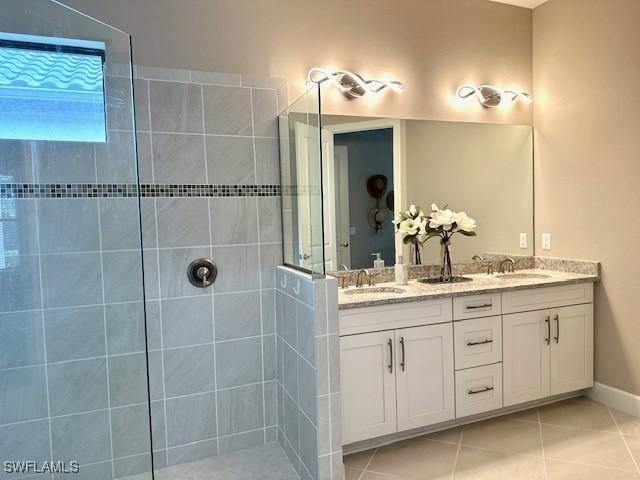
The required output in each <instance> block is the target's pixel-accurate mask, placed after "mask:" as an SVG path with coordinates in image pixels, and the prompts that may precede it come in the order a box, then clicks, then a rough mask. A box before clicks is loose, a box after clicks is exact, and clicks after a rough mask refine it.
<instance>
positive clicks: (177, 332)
mask: <svg viewBox="0 0 640 480" xmlns="http://www.w3.org/2000/svg"><path fill="white" fill-rule="evenodd" d="M212 315H213V307H212V302H211V297H210V296H201V297H193V298H176V299H171V300H162V338H163V342H164V343H163V345H164V347H165V348H172V347H184V346H188V345H197V344H201V343H211V342H213V322H212Z"/></svg>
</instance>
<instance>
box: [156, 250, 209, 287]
mask: <svg viewBox="0 0 640 480" xmlns="http://www.w3.org/2000/svg"><path fill="white" fill-rule="evenodd" d="M210 256H211V249H210V248H209V247H200V248H172V249H168V250H160V251H159V262H160V295H161V296H162V298H176V297H190V296H194V295H206V294H208V293H209V292H207V291H204V290H203V289H201V288H198V287H194V286H193V285H191V283H189V280H188V279H187V266H188V265H189V263H191V262H192V261H193V260H195V259H196V258H201V257H210ZM151 267H152V266H151V265H149V268H151ZM145 271H147V270H146V269H145ZM218 281H219V280H218ZM216 285H217V284H216ZM150 298H154V297H150ZM156 298H158V297H156Z"/></svg>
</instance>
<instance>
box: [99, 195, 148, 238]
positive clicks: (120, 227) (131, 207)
mask: <svg viewBox="0 0 640 480" xmlns="http://www.w3.org/2000/svg"><path fill="white" fill-rule="evenodd" d="M99 208H100V235H101V241H102V243H101V246H102V250H136V249H139V248H140V220H139V216H138V199H137V198H106V199H105V198H102V199H100V200H99Z"/></svg>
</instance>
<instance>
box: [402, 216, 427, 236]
mask: <svg viewBox="0 0 640 480" xmlns="http://www.w3.org/2000/svg"><path fill="white" fill-rule="evenodd" d="M420 223H421V222H420V221H419V220H414V219H413V218H407V219H406V220H403V221H402V222H400V224H399V225H398V233H402V234H405V235H415V234H416V233H418V230H419V229H420Z"/></svg>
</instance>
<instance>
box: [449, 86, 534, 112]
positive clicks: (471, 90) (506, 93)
mask: <svg viewBox="0 0 640 480" xmlns="http://www.w3.org/2000/svg"><path fill="white" fill-rule="evenodd" d="M473 95H475V96H476V98H477V99H478V102H480V105H482V106H483V107H486V108H494V107H497V106H499V105H500V104H501V103H502V100H503V98H508V99H509V100H511V101H512V102H515V101H516V100H518V99H520V100H522V101H524V102H526V103H531V102H533V98H531V95H529V94H528V93H526V92H516V91H513V90H501V89H499V88H498V87H494V86H493V85H480V86H479V87H474V86H473V85H462V86H461V87H460V88H458V97H460V98H462V99H467V98H469V97H471V96H473Z"/></svg>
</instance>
